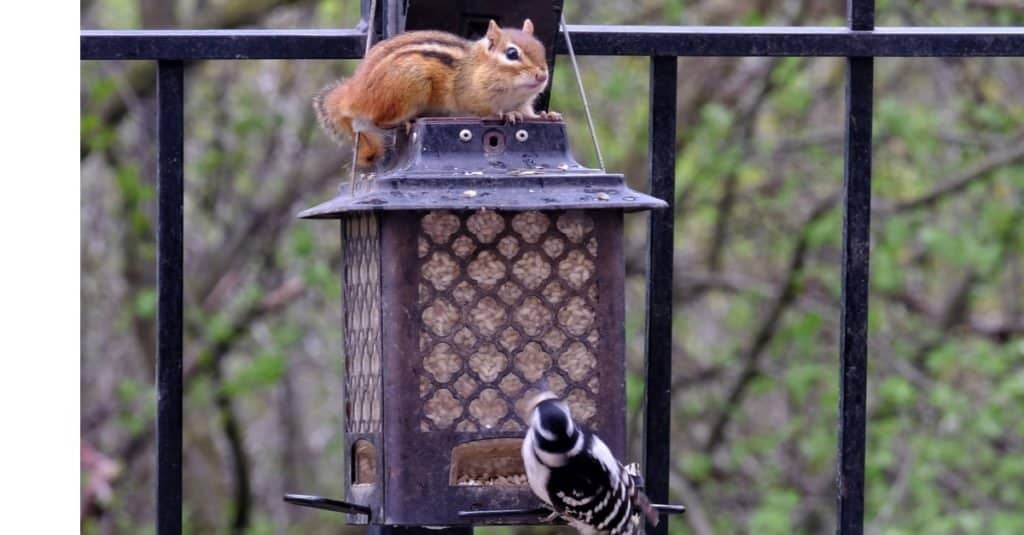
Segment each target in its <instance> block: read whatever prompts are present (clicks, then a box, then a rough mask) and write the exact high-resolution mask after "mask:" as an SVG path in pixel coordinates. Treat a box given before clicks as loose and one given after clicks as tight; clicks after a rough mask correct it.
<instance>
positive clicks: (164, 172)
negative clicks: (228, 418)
mask: <svg viewBox="0 0 1024 535" xmlns="http://www.w3.org/2000/svg"><path fill="white" fill-rule="evenodd" d="M157 72H158V74H157V77H158V80H157V95H158V97H159V99H160V112H159V116H158V117H157V125H158V126H157V128H158V142H159V145H160V148H159V154H158V159H157V192H158V193H157V196H158V198H159V204H158V215H157V278H156V281H157V282H156V284H157V318H156V319H157V342H156V353H157V372H156V384H157V412H156V444H157V449H156V464H157V487H156V503H157V513H156V514H157V533H158V534H160V535H170V534H176V533H181V497H182V493H181V484H182V481H181V450H182V443H181V423H182V399H181V397H182V362H181V358H182V357H181V354H182V338H181V337H182V287H183V280H182V271H183V265H182V263H183V260H184V256H183V255H184V253H183V251H184V250H183V242H182V234H183V228H184V215H183V212H182V205H183V201H184V189H185V185H184V171H183V169H184V167H183V163H184V158H185V150H184V131H185V130H184V129H185V114H184V78H185V76H184V66H183V65H182V62H180V61H161V62H160V64H159V68H158V71H157Z"/></svg>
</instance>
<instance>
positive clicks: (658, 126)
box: [644, 56, 676, 535]
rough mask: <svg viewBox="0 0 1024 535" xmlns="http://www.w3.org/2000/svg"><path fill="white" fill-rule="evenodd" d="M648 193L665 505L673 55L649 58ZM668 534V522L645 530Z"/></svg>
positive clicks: (660, 481) (651, 434)
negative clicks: (654, 206) (656, 204)
mask: <svg viewBox="0 0 1024 535" xmlns="http://www.w3.org/2000/svg"><path fill="white" fill-rule="evenodd" d="M650 108H651V119H650V152H649V156H650V177H651V178H650V191H651V195H653V196H655V197H658V198H659V199H662V200H664V201H666V202H668V208H665V209H663V210H655V211H653V212H651V215H650V233H649V238H648V242H647V243H648V247H649V249H648V256H647V341H646V350H645V354H646V355H647V361H646V376H647V377H646V384H647V387H646V389H645V390H644V480H645V484H646V492H647V495H648V496H649V497H650V499H651V501H653V502H655V503H668V471H669V462H670V459H669V452H670V449H669V448H670V446H669V437H671V436H672V432H671V431H672V429H671V423H672V253H673V245H674V236H675V233H674V231H673V228H674V223H675V171H676V58H675V56H656V57H652V58H651V81H650ZM647 533H649V534H650V535H665V534H667V533H668V522H667V521H662V522H661V523H660V524H658V527H656V528H650V527H649V528H648V531H647Z"/></svg>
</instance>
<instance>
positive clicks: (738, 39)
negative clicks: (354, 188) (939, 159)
mask: <svg viewBox="0 0 1024 535" xmlns="http://www.w3.org/2000/svg"><path fill="white" fill-rule="evenodd" d="M847 6H848V10H847V27H845V28H844V27H735V26H730V27H707V26H697V27H684V26H591V25H576V26H570V27H569V28H570V31H571V35H572V39H573V45H574V48H575V52H576V53H577V54H580V55H616V56H648V57H650V96H649V98H650V151H649V165H650V178H651V180H650V190H651V194H652V195H654V196H656V197H659V198H661V199H664V200H666V201H668V203H669V208H668V209H666V210H661V211H657V212H655V213H653V214H652V215H651V218H650V237H649V255H648V277H647V333H646V336H647V344H646V354H647V355H646V356H647V361H646V362H647V370H646V381H647V382H646V393H645V399H644V403H645V425H644V467H645V478H646V484H647V493H648V494H649V495H650V498H651V500H652V501H653V502H657V503H668V501H669V499H668V490H669V483H668V467H669V462H670V459H669V455H670V447H669V442H668V439H667V437H669V436H670V429H669V427H670V421H671V420H670V410H671V375H672V374H671V371H672V292H671V289H672V258H673V221H674V219H675V217H674V210H673V197H674V193H673V192H674V189H675V149H674V148H675V141H676V121H675V116H676V87H677V83H678V79H677V70H676V64H677V62H676V58H677V57H678V56H833V57H846V58H847V69H846V141H845V156H844V158H845V167H844V168H845V177H844V187H843V198H842V200H843V256H842V266H841V270H842V272H841V273H842V297H841V308H840V339H839V369H838V372H839V380H840V399H839V448H838V458H837V489H836V490H837V532H838V533H840V534H842V535H853V534H859V533H862V532H863V519H864V438H865V427H866V422H865V415H866V410H865V402H866V397H867V396H866V394H867V374H866V371H867V319H868V276H869V230H870V223H871V119H872V105H873V94H872V82H873V75H874V58H875V57H935V56H950V57H952V56H956V57H986V56H987V57H992V56H1024V28H1021V27H1008V28H981V27H977V28H972V27H948V28H921V27H914V28H907V27H888V28H875V25H874V20H875V13H874V12H875V6H874V1H873V0H848V4H847ZM365 37H366V36H365V34H364V33H363V32H359V31H356V30H288V31H282V30H230V31H225V30H181V31H164V30H160V31H82V32H81V59H82V60H155V61H157V62H158V65H159V69H158V78H159V80H158V99H159V118H158V124H159V157H158V203H159V213H158V223H157V225H158V231H157V232H158V236H157V244H158V257H157V264H158V268H157V269H158V273H157V286H158V299H159V304H158V311H157V324H158V340H157V358H158V371H157V397H158V400H157V401H158V403H157V466H158V472H157V474H158V475H157V489H156V499H157V533H159V534H161V535H168V534H172V533H180V532H181V511H182V509H181V505H182V490H181V489H182V476H181V474H182V471H181V468H182V436H181V435H182V433H181V432H182V387H183V385H182V305H183V303H182V282H183V281H182V273H183V269H182V260H183V255H182V239H183V235H182V234H183V233H182V229H183V213H182V201H183V193H184V191H183V190H184V183H183V163H184V162H183V160H184V151H183V136H184V113H183V109H184V107H183V106H184V83H183V82H184V62H186V61H193V60H207V59H219V60H240V59H356V58H359V57H361V56H362V51H363V48H364V43H365ZM556 51H557V52H558V53H559V54H564V53H566V46H565V41H564V39H563V38H562V37H561V36H559V39H558V43H557V49H556ZM650 533H652V534H655V535H664V534H665V533H667V523H662V524H661V525H660V526H659V527H658V528H654V529H652V530H651V531H650Z"/></svg>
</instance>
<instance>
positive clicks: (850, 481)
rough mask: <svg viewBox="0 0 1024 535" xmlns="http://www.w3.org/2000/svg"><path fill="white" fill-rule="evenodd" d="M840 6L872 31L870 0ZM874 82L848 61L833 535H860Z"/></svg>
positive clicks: (863, 63) (856, 25)
mask: <svg viewBox="0 0 1024 535" xmlns="http://www.w3.org/2000/svg"><path fill="white" fill-rule="evenodd" d="M847 7H848V19H849V27H850V29H851V30H872V29H873V28H874V18H875V6H874V1H873V0H850V1H849V2H848V4H847ZM873 82H874V59H873V58H870V57H851V58H847V67H846V147H845V169H844V174H845V176H844V179H843V267H842V297H841V305H840V306H841V309H840V319H839V332H840V338H839V373H840V379H839V452H838V453H839V456H838V457H839V458H838V487H839V488H838V498H837V500H838V507H837V519H836V531H837V532H838V533H839V534H840V535H860V534H862V533H863V532H864V448H865V433H866V431H867V418H866V412H867V410H866V403H867V364H868V291H869V288H868V277H869V272H870V259H871V256H870V242H871V234H870V231H871V113H872V103H873V102H872V98H873V95H872V90H873Z"/></svg>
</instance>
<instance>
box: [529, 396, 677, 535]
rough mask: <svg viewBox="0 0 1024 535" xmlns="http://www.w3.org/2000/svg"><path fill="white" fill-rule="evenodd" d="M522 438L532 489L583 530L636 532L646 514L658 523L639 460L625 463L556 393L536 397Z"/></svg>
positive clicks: (619, 534) (625, 534)
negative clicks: (575, 416) (634, 462)
mask: <svg viewBox="0 0 1024 535" xmlns="http://www.w3.org/2000/svg"><path fill="white" fill-rule="evenodd" d="M531 404H532V405H533V407H532V409H531V410H530V429H529V430H528V431H527V432H526V438H525V439H524V440H523V448H522V453H523V464H524V465H525V466H526V478H527V480H528V481H529V483H530V488H531V489H532V490H533V493H534V494H536V495H537V497H538V498H540V499H541V500H542V501H544V503H545V504H547V505H548V506H549V507H551V509H552V510H554V513H553V514H552V516H551V518H554V517H555V516H556V515H557V516H561V517H562V518H564V519H565V520H566V521H567V522H569V524H570V525H572V526H574V527H575V528H576V529H578V530H579V531H580V533H583V534H584V535H590V534H595V533H609V534H611V535H634V534H639V533H641V532H642V527H643V517H646V518H647V520H648V521H649V522H650V523H651V525H654V526H657V525H658V514H657V512H656V511H655V510H654V509H653V508H652V507H651V504H650V502H649V501H648V500H647V496H645V495H644V493H643V492H642V491H641V489H640V487H642V486H643V484H642V479H641V478H640V474H639V470H638V469H637V466H636V465H635V464H631V465H629V466H623V465H622V463H620V462H619V460H618V459H616V458H615V456H614V455H612V452H611V450H610V449H608V446H607V445H606V444H605V443H604V442H603V441H602V440H601V439H600V438H598V437H597V435H595V434H593V433H591V432H589V431H587V430H586V429H584V428H582V427H581V426H580V425H579V424H577V423H576V422H574V421H573V419H572V415H571V414H570V412H569V406H568V405H567V404H566V403H565V402H564V401H562V400H560V399H558V396H556V395H555V394H553V393H551V392H544V393H542V394H539V395H537V396H536V397H535V398H534V399H533V400H532V403H531Z"/></svg>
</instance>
